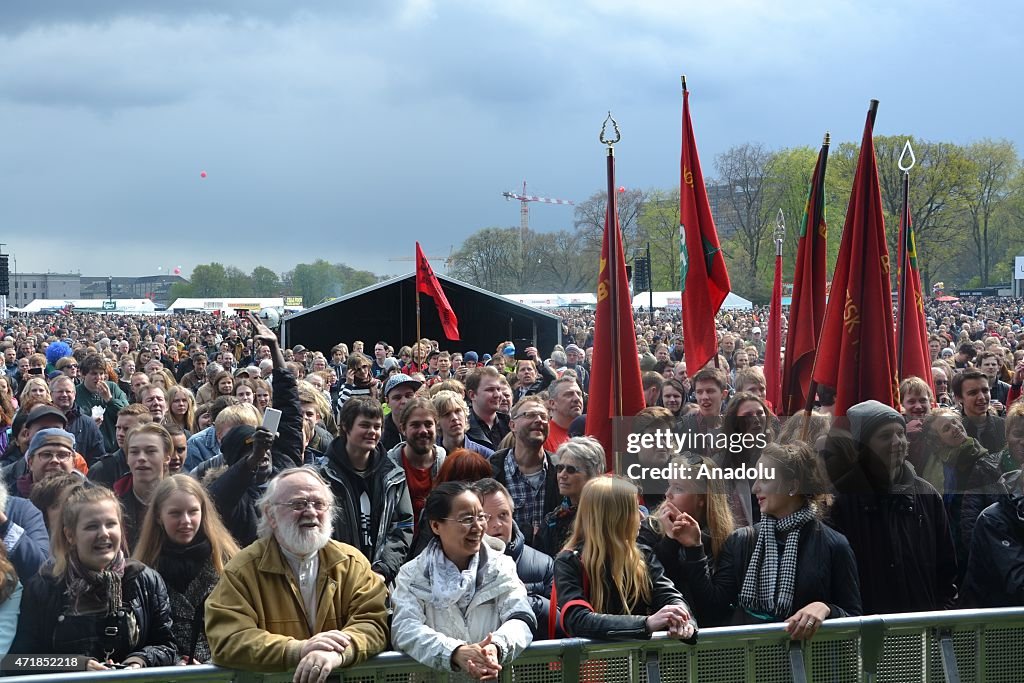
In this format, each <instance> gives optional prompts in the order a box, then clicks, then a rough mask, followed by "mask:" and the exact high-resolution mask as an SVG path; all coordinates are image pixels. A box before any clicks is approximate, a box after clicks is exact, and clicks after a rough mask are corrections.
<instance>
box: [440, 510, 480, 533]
mask: <svg viewBox="0 0 1024 683" xmlns="http://www.w3.org/2000/svg"><path fill="white" fill-rule="evenodd" d="M443 519H444V521H446V522H456V523H458V524H461V525H462V526H464V527H466V528H467V529H472V528H473V525H474V524H480V525H481V526H483V525H486V524H487V522H489V521H490V519H491V516H490V515H489V514H487V513H486V512H481V513H480V514H479V515H466V516H465V517H459V518H458V519H452V518H451V517H444V518H443Z"/></svg>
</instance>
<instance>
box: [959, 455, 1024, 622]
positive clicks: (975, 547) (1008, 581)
mask: <svg viewBox="0 0 1024 683" xmlns="http://www.w3.org/2000/svg"><path fill="white" fill-rule="evenodd" d="M1000 484H1001V485H1002V486H1003V487H1004V488H1005V490H1006V492H1007V495H1005V496H1002V497H1000V498H999V500H998V502H996V503H993V504H992V505H990V506H988V507H987V508H985V509H984V510H983V511H982V513H981V515H979V516H978V521H977V523H976V524H975V525H974V535H973V537H972V538H971V548H970V558H969V559H968V561H967V573H966V576H965V577H964V589H963V591H962V594H961V598H962V600H961V605H960V606H961V607H1019V606H1021V605H1024V488H1022V485H1024V475H1022V473H1021V470H1017V471H1014V472H1008V473H1006V474H1005V475H1003V477H1002V478H1001V479H1000Z"/></svg>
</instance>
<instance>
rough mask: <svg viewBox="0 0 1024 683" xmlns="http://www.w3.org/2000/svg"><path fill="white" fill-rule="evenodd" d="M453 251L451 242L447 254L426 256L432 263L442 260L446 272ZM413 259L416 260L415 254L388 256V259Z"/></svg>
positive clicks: (453, 246) (453, 247)
mask: <svg viewBox="0 0 1024 683" xmlns="http://www.w3.org/2000/svg"><path fill="white" fill-rule="evenodd" d="M454 253H455V245H454V244H453V245H452V246H451V247H450V248H449V249H448V255H447V256H427V260H428V261H432V262H433V263H437V262H438V261H444V269H445V272H447V271H448V267H449V266H450V265H451V261H452V254H454ZM415 260H416V257H415V256H396V257H394V258H389V259H388V261H415Z"/></svg>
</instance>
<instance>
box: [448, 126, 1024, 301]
mask: <svg viewBox="0 0 1024 683" xmlns="http://www.w3.org/2000/svg"><path fill="white" fill-rule="evenodd" d="M908 139H910V140H911V145H912V146H913V148H914V153H915V156H916V158H917V164H916V166H915V167H914V168H913V169H912V170H911V171H910V207H911V216H912V219H913V225H914V229H915V231H916V239H917V251H918V266H919V268H920V271H921V278H922V280H923V286H924V289H925V291H926V292H928V291H930V288H931V285H932V283H934V282H939V281H942V282H944V283H945V285H946V288H947V289H952V288H958V287H977V286H989V285H994V284H1008V283H1009V282H1010V280H1011V278H1012V277H1013V256H1015V255H1016V254H1018V253H1024V251H1022V250H1024V164H1022V160H1021V159H1020V158H1019V157H1018V155H1017V151H1016V149H1015V147H1014V145H1013V144H1012V143H1011V142H1009V141H1007V140H981V141H978V142H974V143H970V144H967V145H957V144H954V143H949V142H933V141H929V140H922V139H916V138H913V137H912V136H879V137H876V138H875V153H876V157H877V160H878V172H879V181H880V191H881V196H882V203H883V207H884V209H885V214H886V216H885V218H886V231H887V234H888V238H889V248H890V253H891V254H892V255H893V258H895V254H896V240H897V234H898V230H899V214H900V207H901V203H902V172H901V171H900V170H899V168H898V165H897V161H898V159H899V156H900V154H901V152H902V151H903V146H904V143H905V142H906V141H907V140H908ZM859 148H860V145H859V142H843V143H840V144H838V145H836V144H833V145H832V146H831V150H830V154H829V160H828V169H827V172H826V175H825V199H826V220H827V222H828V245H829V257H828V267H829V269H830V270H831V268H832V267H833V266H834V264H835V258H836V254H837V252H838V250H839V242H840V238H841V232H842V228H843V223H844V221H845V218H846V211H847V202H848V201H849V196H850V190H851V187H852V184H853V175H854V171H855V169H856V164H857V155H858V153H859ZM817 154H818V149H817V148H813V147H792V148H784V149H779V150H771V149H768V148H767V147H765V146H764V145H761V144H756V143H745V144H742V145H738V146H735V147H732V148H731V149H729V150H727V151H725V152H723V153H722V154H720V155H718V156H717V157H716V158H715V159H714V163H713V173H709V174H707V175H709V176H711V177H710V178H709V179H708V180H707V185H708V192H709V197H710V200H711V204H712V212H713V213H714V215H715V221H716V225H717V227H718V233H719V238H720V239H721V241H722V249H723V251H724V252H725V256H726V262H727V264H728V267H729V275H730V278H731V280H732V286H733V291H735V292H736V293H737V294H739V295H741V296H744V297H747V298H750V299H752V300H754V301H758V302H763V301H766V300H767V299H768V297H769V295H770V292H771V282H772V275H773V266H774V255H775V249H774V241H773V234H772V233H773V230H774V229H775V223H776V216H777V214H778V211H779V209H782V211H783V215H784V216H785V223H786V236H785V240H784V242H783V263H784V275H783V277H784V280H785V281H787V282H788V281H792V273H793V264H794V261H795V259H796V250H797V242H798V240H799V235H800V228H801V221H802V217H803V213H804V207H805V204H806V201H807V190H808V183H809V181H810V176H811V172H812V170H813V168H814V162H815V158H816V156H817ZM606 200H607V197H606V195H605V192H604V191H599V192H596V193H594V194H593V195H592V196H591V197H590V198H589V199H587V200H586V201H584V202H581V203H579V204H577V206H576V209H575V214H574V217H573V224H572V228H571V229H563V230H558V231H556V232H545V233H542V232H534V231H527V232H526V234H525V236H524V235H523V234H522V233H521V231H520V229H519V228H516V227H487V228H482V229H480V230H477V231H476V232H474V233H473V234H472V235H470V236H469V237H467V238H466V239H465V240H464V241H463V242H462V244H461V245H459V247H458V248H457V249H456V250H455V251H454V252H453V254H452V257H451V259H450V262H449V268H448V272H449V274H451V275H452V277H455V278H457V279H461V280H464V281H466V282H469V283H471V284H474V285H477V286H479V287H483V288H485V289H489V290H492V291H495V292H499V293H513V292H517V293H531V292H581V291H592V290H594V289H595V288H596V284H597V283H596V280H597V270H598V259H599V257H600V250H601V238H602V232H603V229H604V215H605V206H606ZM617 201H618V206H619V221H620V225H621V227H622V232H623V241H624V244H625V246H626V254H627V258H630V257H631V256H632V254H633V253H636V252H639V251H640V250H642V249H645V248H646V245H647V243H648V242H649V243H650V246H651V261H652V282H653V286H654V288H655V289H656V290H676V289H678V288H679V237H678V234H679V187H678V185H673V186H672V187H671V188H670V189H660V188H653V189H649V190H639V189H631V190H626V191H620V192H619V193H618V195H617ZM892 271H893V277H895V272H896V269H895V268H894V269H892Z"/></svg>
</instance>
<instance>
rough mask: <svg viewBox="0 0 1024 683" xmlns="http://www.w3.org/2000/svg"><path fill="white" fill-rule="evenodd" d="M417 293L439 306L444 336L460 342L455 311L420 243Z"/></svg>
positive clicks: (417, 262)
mask: <svg viewBox="0 0 1024 683" xmlns="http://www.w3.org/2000/svg"><path fill="white" fill-rule="evenodd" d="M416 291H417V292H422V293H423V294H426V295H427V296H429V297H430V298H431V299H433V300H434V303H435V304H436V305H437V315H438V317H440V318H441V327H442V328H444V336H445V338H446V339H450V340H452V341H458V340H459V319H458V318H456V317H455V311H453V310H452V307H451V305H450V304H449V303H448V297H446V296H445V295H444V290H443V289H441V283H440V282H438V281H437V276H436V275H434V269H433V268H431V267H430V262H429V261H427V257H426V256H424V255H423V250H422V249H420V243H419V242H417V243H416Z"/></svg>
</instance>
